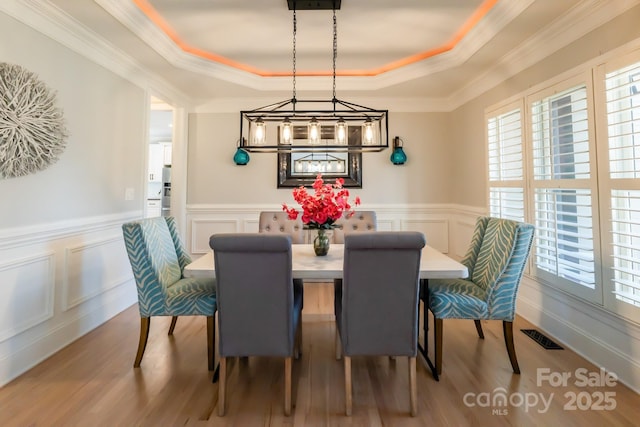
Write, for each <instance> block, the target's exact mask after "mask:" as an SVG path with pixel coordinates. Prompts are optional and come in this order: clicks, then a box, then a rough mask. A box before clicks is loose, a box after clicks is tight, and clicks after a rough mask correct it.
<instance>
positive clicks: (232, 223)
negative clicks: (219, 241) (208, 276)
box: [187, 218, 241, 254]
mask: <svg viewBox="0 0 640 427" xmlns="http://www.w3.org/2000/svg"><path fill="white" fill-rule="evenodd" d="M240 224H241V223H240V221H239V220H238V219H232V218H228V219H194V220H192V221H191V224H190V225H191V227H190V228H191V244H190V245H188V246H187V247H188V248H191V253H194V254H204V253H207V252H209V251H210V250H211V249H210V247H209V237H211V235H212V234H215V233H239V232H240ZM187 227H189V226H187Z"/></svg>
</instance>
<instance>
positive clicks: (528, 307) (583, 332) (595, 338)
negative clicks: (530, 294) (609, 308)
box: [517, 295, 640, 393]
mask: <svg viewBox="0 0 640 427" xmlns="http://www.w3.org/2000/svg"><path fill="white" fill-rule="evenodd" d="M566 311H572V309H571V308H570V307H568V309H567V310H566ZM517 312H518V315H519V316H521V317H522V318H524V319H526V320H527V321H529V322H530V323H532V324H533V325H535V326H536V327H538V328H540V329H541V330H542V331H544V332H545V333H547V334H548V335H549V336H551V337H553V338H554V339H555V340H557V342H558V343H560V344H561V345H562V346H564V347H565V348H569V349H571V350H572V351H574V352H576V353H577V354H579V355H580V356H581V357H583V358H585V359H586V360H588V361H589V362H591V363H593V364H594V365H596V366H597V367H603V368H605V369H606V370H607V371H608V372H613V373H615V374H616V375H617V377H618V380H619V382H620V383H622V384H624V385H626V386H627V387H629V388H630V389H631V390H633V391H635V392H636V393H640V364H638V363H637V361H636V360H634V358H632V357H631V356H630V355H628V354H625V353H623V352H622V351H621V350H620V349H619V348H615V347H613V346H612V345H611V344H610V343H608V342H605V341H604V340H603V339H601V338H600V337H601V336H605V337H608V335H607V334H605V335H601V334H594V333H593V331H592V329H591V328H590V326H594V325H595V324H597V325H598V327H600V328H601V327H602V326H603V325H604V322H601V321H599V320H598V319H597V316H594V318H593V319H592V321H593V322H594V325H588V324H582V325H577V324H575V323H571V322H569V321H568V320H567V319H572V318H573V317H574V316H572V315H571V314H572V313H567V312H564V313H563V316H564V317H560V316H558V315H557V314H556V313H554V312H552V311H549V310H547V309H546V308H545V307H543V306H541V305H540V304H538V303H537V302H535V301H534V300H533V299H529V298H526V297H523V296H522V295H519V296H518V307H517ZM590 331H591V332H590ZM616 332H617V333H619V332H620V331H619V330H618V331H616ZM613 334H614V332H613V331H612V333H611V335H613ZM632 340H633V339H632V337H631V336H629V341H632Z"/></svg>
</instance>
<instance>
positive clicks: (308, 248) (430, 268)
mask: <svg viewBox="0 0 640 427" xmlns="http://www.w3.org/2000/svg"><path fill="white" fill-rule="evenodd" d="M343 264H344V245H343V244H331V248H330V250H329V252H328V254H327V255H324V256H317V255H316V254H315V252H314V249H313V245H311V244H293V245H291V270H292V275H293V278H294V279H303V280H304V279H307V280H314V281H322V280H327V281H333V280H334V279H341V278H342V269H343ZM183 274H184V276H185V277H209V278H215V275H216V271H215V263H214V261H213V251H209V252H207V253H205V254H204V255H202V256H201V257H199V258H198V259H196V260H195V261H193V262H191V263H190V264H188V265H187V266H186V267H185V268H184V272H183ZM468 275H469V271H468V269H467V267H466V266H465V265H464V264H461V263H460V262H458V261H456V260H454V259H453V258H451V257H449V256H447V255H446V254H443V253H442V252H440V251H438V250H437V249H435V248H433V247H431V246H429V245H426V246H425V247H424V248H423V249H422V254H421V256H420V286H421V288H423V289H421V292H423V291H426V290H427V289H428V280H429V279H456V278H466V277H467V276H468ZM423 312H424V313H423V319H424V322H423V328H424V337H423V339H424V345H420V343H418V350H419V351H420V353H421V354H422V355H423V357H424V359H425V361H426V362H427V365H429V368H430V369H431V373H432V374H433V377H434V378H435V379H436V381H437V380H438V373H437V372H436V369H435V366H434V365H433V363H432V362H431V360H430V359H429V356H428V336H427V332H428V330H429V321H428V317H429V316H428V313H427V309H426V306H425V307H424V308H423Z"/></svg>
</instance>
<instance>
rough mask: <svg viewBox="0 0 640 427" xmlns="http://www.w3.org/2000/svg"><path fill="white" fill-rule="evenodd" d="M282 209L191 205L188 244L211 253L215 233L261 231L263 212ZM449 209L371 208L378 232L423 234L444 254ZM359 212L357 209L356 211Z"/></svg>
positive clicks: (193, 251) (199, 251)
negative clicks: (407, 231)
mask: <svg viewBox="0 0 640 427" xmlns="http://www.w3.org/2000/svg"><path fill="white" fill-rule="evenodd" d="M281 209H282V207H281V206H280V205H277V206H274V205H187V230H189V231H190V232H188V233H187V239H188V240H187V242H185V246H186V247H187V248H189V250H190V252H191V254H192V255H194V256H197V255H201V254H204V253H206V252H208V251H209V250H210V249H209V237H210V236H211V235H212V234H214V233H246V232H257V231H258V218H259V216H260V212H261V211H280V210H281ZM449 209H450V206H449V205H435V204H434V205H367V206H366V207H362V210H372V211H375V212H376V216H377V222H378V230H380V231H396V230H397V231H400V230H411V231H421V232H423V233H424V234H425V237H426V238H427V243H428V244H429V245H430V246H433V247H434V248H436V249H439V250H440V251H442V252H445V253H446V252H447V251H448V248H449V224H448V221H449V219H448V217H447V215H448V214H447V212H448V211H449ZM356 211H357V209H356Z"/></svg>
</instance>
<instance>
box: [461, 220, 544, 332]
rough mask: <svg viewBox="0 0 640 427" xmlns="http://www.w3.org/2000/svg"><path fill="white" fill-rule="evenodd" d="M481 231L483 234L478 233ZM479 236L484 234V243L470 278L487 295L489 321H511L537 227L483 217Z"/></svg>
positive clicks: (479, 226) (477, 230)
mask: <svg viewBox="0 0 640 427" xmlns="http://www.w3.org/2000/svg"><path fill="white" fill-rule="evenodd" d="M482 229H484V232H481V231H479V230H482ZM476 232H477V233H478V234H481V233H482V239H481V240H482V241H481V243H480V247H479V249H478V252H477V257H476V259H475V263H474V264H473V269H472V272H471V273H470V278H471V280H472V281H473V283H475V284H476V285H477V286H479V287H481V288H482V289H484V290H485V291H486V295H487V299H486V301H487V308H488V315H489V317H488V318H489V319H501V320H506V321H512V320H513V318H514V316H515V303H516V295H517V292H518V287H519V285H520V279H521V277H522V273H523V272H524V268H525V265H526V261H527V257H528V256H529V252H530V250H531V244H532V242H533V233H534V227H533V225H531V224H525V223H521V222H517V221H513V220H509V219H501V218H487V217H483V218H479V219H478V222H477V226H476ZM475 238H476V233H474V239H473V240H475ZM472 246H474V243H473V241H472Z"/></svg>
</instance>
